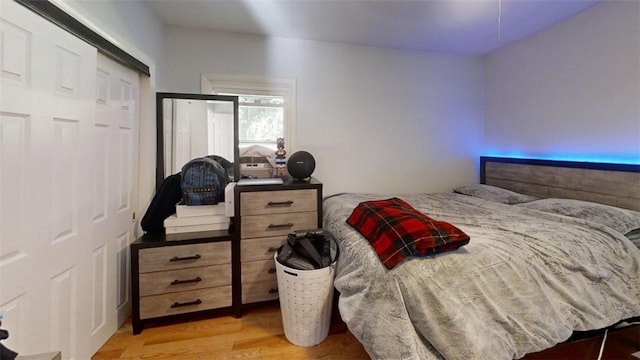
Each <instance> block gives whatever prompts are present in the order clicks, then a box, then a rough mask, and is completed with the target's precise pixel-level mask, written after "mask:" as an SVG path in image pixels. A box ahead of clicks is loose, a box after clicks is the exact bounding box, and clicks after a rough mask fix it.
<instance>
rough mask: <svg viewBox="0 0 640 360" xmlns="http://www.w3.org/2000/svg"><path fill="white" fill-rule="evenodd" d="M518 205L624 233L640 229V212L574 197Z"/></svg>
mask: <svg viewBox="0 0 640 360" xmlns="http://www.w3.org/2000/svg"><path fill="white" fill-rule="evenodd" d="M518 206H522V207H526V208H528V209H534V210H539V211H544V212H549V213H554V214H560V215H565V216H571V217H575V218H580V219H583V220H587V221H592V222H595V223H599V224H602V225H606V226H608V227H610V228H612V229H614V230H616V231H618V232H620V233H622V234H626V233H628V232H630V231H632V230H636V229H640V212H638V211H633V210H628V209H622V208H619V207H615V206H610V205H604V204H598V203H594V202H589V201H582V200H573V199H556V198H549V199H542V200H536V201H533V202H530V203H526V204H519V205H518Z"/></svg>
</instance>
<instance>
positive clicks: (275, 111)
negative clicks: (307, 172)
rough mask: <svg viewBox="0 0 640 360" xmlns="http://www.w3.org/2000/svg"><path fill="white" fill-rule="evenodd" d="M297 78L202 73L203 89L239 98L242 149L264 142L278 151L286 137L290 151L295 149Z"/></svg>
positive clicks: (263, 143)
mask: <svg viewBox="0 0 640 360" xmlns="http://www.w3.org/2000/svg"><path fill="white" fill-rule="evenodd" d="M295 86H296V83H295V80H291V79H267V78H256V77H245V76H224V75H223V76H221V75H204V76H202V91H203V92H204V93H208V94H219V95H236V96H238V99H239V109H238V119H239V125H238V126H239V129H238V136H239V142H240V148H244V147H247V146H250V145H262V146H265V147H268V148H271V149H273V150H276V140H277V138H284V140H285V149H286V150H287V153H289V154H291V153H293V151H294V149H295V137H294V134H295V93H296V91H295V90H296V88H295Z"/></svg>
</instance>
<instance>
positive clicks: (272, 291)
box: [269, 289, 278, 294]
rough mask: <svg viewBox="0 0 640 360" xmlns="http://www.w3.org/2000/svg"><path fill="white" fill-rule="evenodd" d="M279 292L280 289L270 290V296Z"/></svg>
mask: <svg viewBox="0 0 640 360" xmlns="http://www.w3.org/2000/svg"><path fill="white" fill-rule="evenodd" d="M277 292H278V289H269V294H275V293H277Z"/></svg>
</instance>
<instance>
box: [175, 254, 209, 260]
mask: <svg viewBox="0 0 640 360" xmlns="http://www.w3.org/2000/svg"><path fill="white" fill-rule="evenodd" d="M201 257H202V256H200V255H199V254H196V255H193V256H185V257H177V256H174V257H172V258H171V259H169V261H183V260H198V259H200V258H201Z"/></svg>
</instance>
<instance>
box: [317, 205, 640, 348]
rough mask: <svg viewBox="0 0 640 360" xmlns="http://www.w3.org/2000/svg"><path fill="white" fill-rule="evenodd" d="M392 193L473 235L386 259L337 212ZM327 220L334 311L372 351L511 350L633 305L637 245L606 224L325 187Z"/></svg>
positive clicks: (639, 278)
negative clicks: (334, 255)
mask: <svg viewBox="0 0 640 360" xmlns="http://www.w3.org/2000/svg"><path fill="white" fill-rule="evenodd" d="M392 196H397V197H400V198H402V199H403V200H405V201H407V202H408V203H410V204H411V205H412V206H414V207H415V208H416V209H417V210H419V211H421V212H423V213H425V214H427V215H428V216H430V217H432V218H434V219H437V220H443V221H447V222H450V223H452V224H454V225H455V226H457V227H458V228H460V229H461V230H462V231H464V232H465V233H467V234H468V235H469V236H470V237H471V241H470V243H469V244H468V245H467V246H465V247H463V248H461V249H458V250H456V251H453V252H448V253H443V254H439V255H435V256H430V257H426V258H415V259H410V260H407V261H405V262H404V263H402V264H400V265H398V266H396V267H395V268H394V269H392V270H390V271H388V270H386V268H385V267H384V266H383V265H382V263H381V262H380V260H379V259H378V257H377V255H376V254H375V252H374V251H373V249H372V248H371V246H370V245H369V243H368V242H367V241H366V240H365V239H364V238H363V237H362V236H361V235H360V234H359V233H358V232H357V231H355V230H354V229H353V228H351V227H350V226H349V225H347V224H346V222H345V220H346V219H347V217H348V216H349V215H350V214H351V211H352V210H353V209H354V208H355V207H356V206H357V204H358V203H359V202H361V201H368V200H375V199H386V198H389V197H392ZM324 227H325V229H327V230H329V231H330V232H331V233H332V234H333V235H334V236H335V238H336V240H337V241H338V244H339V246H340V258H339V260H338V264H337V269H336V278H335V283H334V284H335V287H336V289H337V290H338V291H339V292H340V301H339V309H340V314H341V316H342V318H343V319H344V321H345V322H346V323H347V325H348V327H349V330H350V331H351V332H352V333H353V334H354V335H355V336H356V337H357V338H358V340H359V341H360V342H361V343H362V344H363V345H364V347H365V348H366V350H367V352H368V353H369V355H370V356H371V357H373V358H376V359H437V358H443V357H444V358H446V359H512V358H519V357H522V356H524V355H525V354H527V353H531V352H536V351H540V350H543V349H545V348H548V347H551V346H553V345H555V344H557V343H559V342H562V341H564V340H566V339H567V338H568V337H569V336H570V335H571V333H572V332H573V331H574V330H592V329H598V328H603V327H606V326H609V325H612V324H615V323H616V322H618V321H619V320H622V319H626V318H630V317H634V316H640V250H639V249H638V248H636V247H635V246H634V245H633V244H632V243H631V241H629V240H628V239H627V238H625V237H624V236H623V235H622V234H620V233H618V232H616V231H614V230H612V229H610V228H608V227H606V226H602V225H598V224H595V223H590V222H587V221H584V220H579V219H572V218H569V217H565V216H559V215H554V214H549V213H543V212H539V211H536V210H529V209H525V208H520V207H514V206H512V205H505V204H500V203H495V202H491V201H487V200H482V199H478V198H473V197H469V196H465V195H459V194H454V193H445V194H420V195H388V196H384V195H379V194H376V195H373V194H342V195H338V196H333V197H330V198H328V199H326V200H325V201H324Z"/></svg>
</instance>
